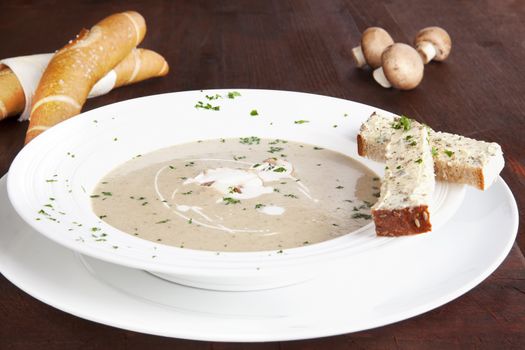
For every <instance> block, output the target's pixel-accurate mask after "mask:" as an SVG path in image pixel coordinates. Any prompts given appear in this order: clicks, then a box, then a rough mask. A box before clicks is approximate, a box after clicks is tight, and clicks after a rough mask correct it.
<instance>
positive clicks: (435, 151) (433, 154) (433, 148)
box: [432, 147, 438, 157]
mask: <svg viewBox="0 0 525 350" xmlns="http://www.w3.org/2000/svg"><path fill="white" fill-rule="evenodd" d="M437 155H438V149H437V148H436V147H432V157H436V156H437Z"/></svg>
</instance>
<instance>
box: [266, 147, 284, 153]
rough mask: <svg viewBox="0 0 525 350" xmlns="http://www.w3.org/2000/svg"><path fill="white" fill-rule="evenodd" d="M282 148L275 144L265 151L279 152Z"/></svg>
mask: <svg viewBox="0 0 525 350" xmlns="http://www.w3.org/2000/svg"><path fill="white" fill-rule="evenodd" d="M283 149H284V148H282V147H275V146H270V149H269V150H268V151H267V152H268V153H276V152H281V151H282V150H283Z"/></svg>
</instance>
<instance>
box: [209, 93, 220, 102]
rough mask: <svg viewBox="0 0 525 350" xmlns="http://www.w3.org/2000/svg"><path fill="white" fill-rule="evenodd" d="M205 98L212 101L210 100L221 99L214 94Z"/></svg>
mask: <svg viewBox="0 0 525 350" xmlns="http://www.w3.org/2000/svg"><path fill="white" fill-rule="evenodd" d="M206 98H207V99H208V100H210V101H212V100H218V99H219V98H222V96H221V95H219V94H215V95H214V96H210V95H206Z"/></svg>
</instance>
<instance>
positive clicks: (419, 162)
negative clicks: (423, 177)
mask: <svg viewBox="0 0 525 350" xmlns="http://www.w3.org/2000/svg"><path fill="white" fill-rule="evenodd" d="M415 162H416V163H417V164H421V163H423V159H421V158H418V159H416V160H415Z"/></svg>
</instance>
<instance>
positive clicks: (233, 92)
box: [228, 91, 241, 100]
mask: <svg viewBox="0 0 525 350" xmlns="http://www.w3.org/2000/svg"><path fill="white" fill-rule="evenodd" d="M239 96H241V94H240V93H239V92H237V91H230V92H228V98H231V99H232V100H233V99H234V98H235V97H239Z"/></svg>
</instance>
